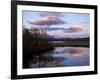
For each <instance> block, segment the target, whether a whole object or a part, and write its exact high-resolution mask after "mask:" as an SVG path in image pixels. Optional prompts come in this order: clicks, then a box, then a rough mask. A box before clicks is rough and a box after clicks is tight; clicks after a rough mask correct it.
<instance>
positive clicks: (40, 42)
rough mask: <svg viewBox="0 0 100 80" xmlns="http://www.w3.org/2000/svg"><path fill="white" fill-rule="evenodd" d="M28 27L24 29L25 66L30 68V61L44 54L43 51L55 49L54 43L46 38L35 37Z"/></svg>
mask: <svg viewBox="0 0 100 80" xmlns="http://www.w3.org/2000/svg"><path fill="white" fill-rule="evenodd" d="M33 36H35V35H33V34H31V33H30V32H29V30H28V29H24V30H23V68H28V67H29V66H28V65H29V62H30V61H32V59H36V58H37V57H39V56H42V54H43V53H46V52H48V51H52V50H54V47H53V45H52V44H51V43H50V42H49V41H48V40H45V39H40V38H39V36H38V35H37V38H34V37H33Z"/></svg>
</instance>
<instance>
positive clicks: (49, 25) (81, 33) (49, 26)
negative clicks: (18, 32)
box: [23, 11, 90, 38]
mask: <svg viewBox="0 0 100 80" xmlns="http://www.w3.org/2000/svg"><path fill="white" fill-rule="evenodd" d="M89 19H90V15H89V14H87V13H68V12H66V13H65V12H34V11H23V26H25V27H26V28H29V29H30V28H31V27H41V28H42V29H44V30H46V31H47V33H48V34H49V35H50V36H53V37H54V38H86V37H89V34H90V33H89V28H90V25H89V22H90V20H89Z"/></svg>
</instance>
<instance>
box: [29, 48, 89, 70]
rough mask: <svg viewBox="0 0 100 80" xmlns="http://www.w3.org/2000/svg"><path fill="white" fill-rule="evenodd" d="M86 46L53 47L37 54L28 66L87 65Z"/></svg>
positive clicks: (87, 54)
mask: <svg viewBox="0 0 100 80" xmlns="http://www.w3.org/2000/svg"><path fill="white" fill-rule="evenodd" d="M89 55H90V52H89V48H88V47H55V49H54V50H53V51H50V52H47V53H44V54H43V55H41V56H37V58H36V59H33V61H32V62H30V65H29V67H30V68H43V67H67V66H70V67H71V66H87V65H89Z"/></svg>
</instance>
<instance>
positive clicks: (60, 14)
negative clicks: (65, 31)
mask: <svg viewBox="0 0 100 80" xmlns="http://www.w3.org/2000/svg"><path fill="white" fill-rule="evenodd" d="M64 15H65V14H64V13H62V12H42V13H41V14H40V16H43V17H44V16H55V17H62V16H64Z"/></svg>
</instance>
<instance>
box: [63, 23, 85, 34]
mask: <svg viewBox="0 0 100 80" xmlns="http://www.w3.org/2000/svg"><path fill="white" fill-rule="evenodd" d="M64 31H65V32H68V33H73V32H82V31H84V29H83V26H81V25H78V24H77V25H72V26H71V27H69V28H65V30H64Z"/></svg>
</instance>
